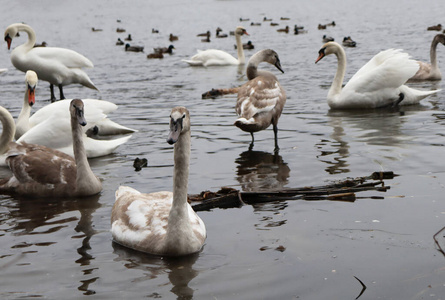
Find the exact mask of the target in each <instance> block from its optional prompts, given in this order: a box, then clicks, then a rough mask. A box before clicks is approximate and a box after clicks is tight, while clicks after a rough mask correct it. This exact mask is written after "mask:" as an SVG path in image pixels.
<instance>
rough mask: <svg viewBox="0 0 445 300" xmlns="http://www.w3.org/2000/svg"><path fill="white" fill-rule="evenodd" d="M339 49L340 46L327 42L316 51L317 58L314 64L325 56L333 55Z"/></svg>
mask: <svg viewBox="0 0 445 300" xmlns="http://www.w3.org/2000/svg"><path fill="white" fill-rule="evenodd" d="M339 47H341V46H340V45H339V44H338V43H336V42H327V43H326V44H324V45H323V46H322V47H321V49H320V50H319V51H318V58H317V60H316V61H315V63H317V62H319V61H320V60H321V59H322V58H323V57H325V56H326V55H329V54H335V53H336V52H337V51H338V50H337V49H338V48H339Z"/></svg>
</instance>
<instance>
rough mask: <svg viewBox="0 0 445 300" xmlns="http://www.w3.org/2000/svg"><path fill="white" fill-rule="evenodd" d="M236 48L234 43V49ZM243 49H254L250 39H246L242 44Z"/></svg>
mask: <svg viewBox="0 0 445 300" xmlns="http://www.w3.org/2000/svg"><path fill="white" fill-rule="evenodd" d="M236 49H237V47H236V45H235V50H236ZM243 49H247V50H252V49H255V46H254V45H253V44H252V41H248V42H247V43H245V44H243Z"/></svg>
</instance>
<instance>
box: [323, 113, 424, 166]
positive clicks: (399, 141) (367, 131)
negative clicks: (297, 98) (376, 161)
mask: <svg viewBox="0 0 445 300" xmlns="http://www.w3.org/2000/svg"><path fill="white" fill-rule="evenodd" d="M416 107H417V110H419V106H416ZM413 109H414V108H411V107H400V108H398V109H397V110H395V109H378V110H369V111H329V113H328V116H329V121H328V124H329V125H330V126H331V127H332V129H333V132H332V134H331V138H332V140H325V139H323V140H321V141H320V142H319V143H317V148H318V149H319V150H320V152H321V154H320V155H318V156H317V158H318V159H319V160H320V161H322V162H324V163H326V164H328V165H329V166H328V167H327V168H326V169H325V170H326V172H328V173H329V174H339V173H349V172H350V169H349V163H348V161H347V159H348V158H349V156H350V155H351V149H350V148H351V146H350V142H349V141H351V140H352V141H353V142H361V143H366V144H369V145H377V146H382V148H387V147H403V146H404V144H405V143H406V141H407V140H410V139H412V137H410V136H408V135H406V134H404V132H403V130H402V127H403V124H404V123H405V122H406V118H403V116H405V113H406V112H408V111H413ZM345 128H347V129H350V130H351V131H353V132H352V134H348V137H347V136H346V133H345ZM354 131H355V132H354Z"/></svg>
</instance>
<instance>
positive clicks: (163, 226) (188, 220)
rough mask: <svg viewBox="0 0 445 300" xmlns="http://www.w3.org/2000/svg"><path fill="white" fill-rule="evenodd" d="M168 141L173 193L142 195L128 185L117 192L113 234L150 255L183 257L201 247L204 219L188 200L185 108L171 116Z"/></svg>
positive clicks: (114, 237)
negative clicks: (172, 151) (171, 158)
mask: <svg viewBox="0 0 445 300" xmlns="http://www.w3.org/2000/svg"><path fill="white" fill-rule="evenodd" d="M167 142H168V143H169V144H174V143H175V146H174V163H175V167H174V175H173V193H172V192H157V193H150V194H142V193H140V192H138V191H137V190H135V189H132V188H130V187H128V186H121V187H119V189H118V190H117V191H116V202H115V203H114V206H113V210H112V213H111V233H112V235H113V239H114V241H116V242H117V243H119V244H121V245H123V246H126V247H129V248H132V249H135V250H138V251H143V252H147V253H151V254H156V255H163V256H181V255H187V254H191V253H195V252H198V251H200V250H201V248H202V246H203V244H204V241H205V238H206V229H205V225H204V222H203V221H202V220H201V218H199V216H198V215H197V214H196V213H195V212H194V211H193V209H192V207H191V206H190V204H188V202H187V185H188V173H189V164H190V142H191V141H190V116H189V112H188V110H187V109H186V108H185V107H175V108H173V109H172V111H171V115H170V134H169V136H168V139H167Z"/></svg>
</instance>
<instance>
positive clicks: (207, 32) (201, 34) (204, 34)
mask: <svg viewBox="0 0 445 300" xmlns="http://www.w3.org/2000/svg"><path fill="white" fill-rule="evenodd" d="M210 35H211V33H210V31H209V30H207V31H206V32H204V33H199V34H197V35H196V36H206V37H209V36H210Z"/></svg>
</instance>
